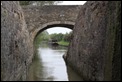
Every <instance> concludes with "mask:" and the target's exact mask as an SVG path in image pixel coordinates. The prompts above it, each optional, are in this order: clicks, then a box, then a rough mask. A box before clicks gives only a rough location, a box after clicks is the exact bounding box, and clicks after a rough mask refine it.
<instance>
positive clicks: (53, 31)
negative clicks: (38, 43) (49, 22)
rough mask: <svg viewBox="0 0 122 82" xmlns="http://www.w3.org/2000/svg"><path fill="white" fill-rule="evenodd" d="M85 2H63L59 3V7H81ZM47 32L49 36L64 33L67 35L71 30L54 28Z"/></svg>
mask: <svg viewBox="0 0 122 82" xmlns="http://www.w3.org/2000/svg"><path fill="white" fill-rule="evenodd" d="M85 2H86V1H63V2H62V3H59V5H83V4H84V3H85ZM47 31H48V33H49V34H53V33H63V34H65V33H66V32H67V33H69V32H70V31H72V30H71V29H68V28H63V27H54V28H50V29H47Z"/></svg>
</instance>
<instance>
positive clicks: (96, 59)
mask: <svg viewBox="0 0 122 82" xmlns="http://www.w3.org/2000/svg"><path fill="white" fill-rule="evenodd" d="M64 58H65V60H66V63H67V64H69V65H70V66H72V67H73V68H74V69H75V70H76V71H77V72H78V73H79V74H80V75H81V76H82V77H83V78H84V80H92V81H94V80H97V81H103V80H108V81H111V80H116V81H118V80H120V79H121V77H120V76H121V1H120V2H119V1H118V2H117V1H113V2H112V1H111V2H109V1H96V2H95V1H89V2H87V3H86V4H84V5H83V6H82V7H81V10H80V12H79V15H78V18H77V21H76V24H75V27H74V29H73V39H72V41H71V43H70V46H69V49H68V53H67V55H66V56H64Z"/></svg>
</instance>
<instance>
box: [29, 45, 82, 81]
mask: <svg viewBox="0 0 122 82" xmlns="http://www.w3.org/2000/svg"><path fill="white" fill-rule="evenodd" d="M66 51H67V48H66V47H62V46H51V45H47V44H44V43H43V44H41V45H40V47H39V48H38V50H37V54H35V56H34V59H33V62H32V64H31V66H30V68H29V74H28V78H27V80H28V81H82V78H81V77H80V76H79V75H78V74H77V73H75V72H74V71H73V70H72V69H71V68H70V67H69V66H66V64H65V62H64V59H63V57H62V56H63V54H65V53H66Z"/></svg>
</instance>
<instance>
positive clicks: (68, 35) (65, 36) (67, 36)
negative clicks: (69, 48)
mask: <svg viewBox="0 0 122 82" xmlns="http://www.w3.org/2000/svg"><path fill="white" fill-rule="evenodd" d="M71 35H72V32H70V33H66V34H62V33H59V34H56V33H54V34H51V35H50V38H51V39H53V40H57V41H66V42H70V40H71Z"/></svg>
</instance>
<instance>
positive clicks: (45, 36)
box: [34, 31, 72, 48]
mask: <svg viewBox="0 0 122 82" xmlns="http://www.w3.org/2000/svg"><path fill="white" fill-rule="evenodd" d="M71 35H72V32H70V33H66V34H62V33H58V34H57V33H54V34H50V35H49V33H48V32H47V31H43V32H42V33H40V34H39V35H38V36H37V37H36V38H35V41H34V45H35V47H36V48H38V47H39V45H40V44H41V43H42V42H46V43H48V42H51V41H52V40H55V41H56V42H57V43H58V44H59V45H61V46H68V45H69V42H70V40H71Z"/></svg>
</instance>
